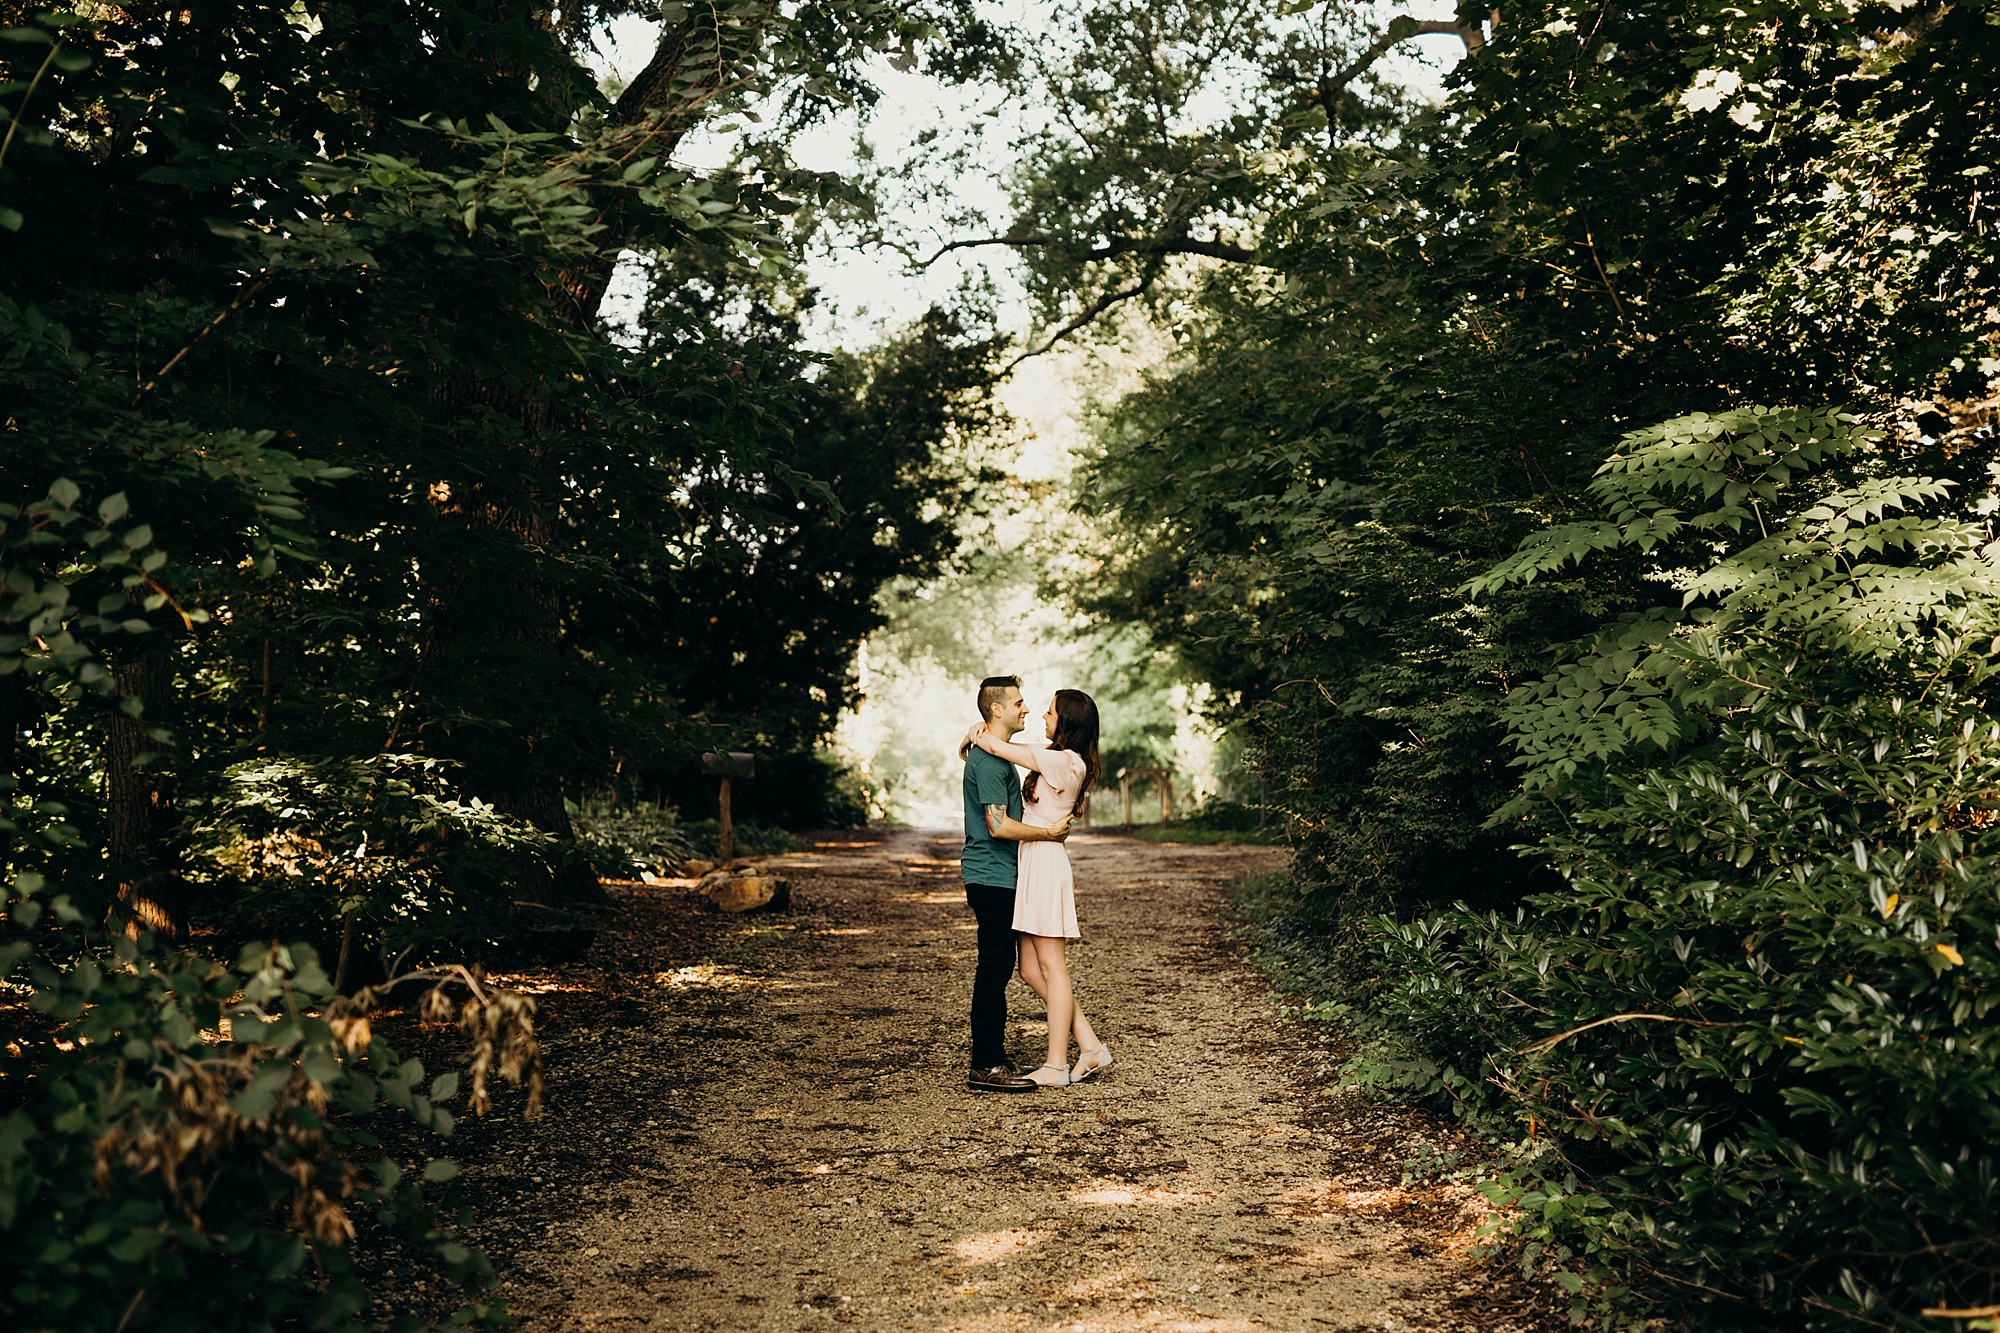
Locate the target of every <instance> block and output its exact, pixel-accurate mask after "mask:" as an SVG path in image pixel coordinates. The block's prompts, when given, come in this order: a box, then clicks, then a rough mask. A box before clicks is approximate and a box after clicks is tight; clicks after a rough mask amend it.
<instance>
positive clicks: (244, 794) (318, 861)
mask: <svg viewBox="0 0 2000 1333" xmlns="http://www.w3.org/2000/svg"><path fill="white" fill-rule="evenodd" d="M453 767H454V766H453V765H451V764H449V763H447V762H444V761H441V760H437V759H430V758H426V757H424V756H422V755H401V754H383V755H372V756H370V757H368V758H365V759H354V758H347V757H344V756H333V757H295V756H283V757H272V758H267V759H257V760H252V761H250V762H247V763H242V764H237V765H234V766H233V767H231V768H230V769H229V770H228V771H227V773H226V774H225V775H224V777H225V782H224V787H223V793H222V795H221V797H220V798H219V799H218V800H216V801H215V802H214V803H213V806H212V808H211V810H210V812H209V816H208V818H207V819H206V820H204V821H203V822H202V824H201V825H200V826H199V828H198V829H197V833H196V839H195V849H194V850H195V851H196V852H197V854H198V855H200V856H201V857H202V858H203V861H204V862H205V870H206V874H207V876H208V877H209V878H211V879H212V880H215V881H219V882H227V883H228V884H229V885H230V886H231V887H232V888H233V889H234V890H236V892H235V893H233V894H231V895H230V896H229V898H228V901H229V904H230V905H229V907H228V909H227V911H226V913H225V916H226V922H225V924H227V925H228V926H230V927H231V928H232V933H233V934H235V935H236V936H237V937H238V938H241V937H242V936H243V935H244V934H248V935H251V936H256V935H263V936H264V937H265V938H273V937H276V938H284V939H294V940H295V939H299V938H302V937H308V938H309V937H313V936H319V935H322V933H323V932H326V931H327V929H328V923H331V922H338V923H339V927H338V932H337V934H333V935H329V936H327V937H326V938H325V939H324V941H323V942H325V943H329V944H333V943H334V942H335V941H337V942H338V946H337V947H338V948H339V955H338V957H339V966H338V968H337V971H336V975H335V984H336V986H338V987H341V988H346V986H347V983H348V982H349V980H351V979H352V978H353V977H355V976H358V975H360V974H359V973H358V972H356V971H355V970H354V969H355V968H356V967H358V966H359V962H360V960H359V958H358V956H357V955H358V951H362V950H367V951H372V952H373V953H374V954H375V955H376V956H375V958H374V959H373V960H372V961H373V962H374V963H375V964H376V966H374V967H373V968H372V969H371V971H370V975H371V976H374V977H379V976H384V975H387V968H388V966H389V960H391V959H393V958H395V957H398V956H400V955H403V954H405V953H412V952H413V953H414V954H415V955H416V956H417V957H419V958H424V957H429V956H430V955H431V954H433V953H434V952H435V951H437V950H438V949H439V948H440V947H442V946H455V951H456V952H458V953H459V956H464V955H465V951H466V950H468V949H469V950H473V951H475V953H476V950H477V949H478V947H479V946H481V945H484V944H487V943H490V942H491V941H493V940H495V939H497V938H499V937H500V936H501V935H502V934H504V933H505V930H506V927H507V924H508V922H509V920H510V919H511V916H512V911H511V907H512V899H511V897H510V895H509V894H508V892H507V890H508V887H509V886H510V884H511V883H512V881H513V878H514V876H515V875H516V874H517V872H518V870H519V867H520V864H521V860H522V858H523V857H546V856H547V855H548V854H549V853H550V852H551V851H552V850H553V849H554V844H555V839H554V838H553V837H551V836H550V835H549V834H546V833H543V832H541V831H540V830H538V829H536V828H535V827H534V826H532V825H530V824H528V823H526V822H525V821H521V820H515V819H509V818H507V817H506V816H503V815H501V814H500V813H499V812H498V811H497V810H495V809H494V808H493V807H492V806H491V805H488V804H487V803H485V802H483V801H480V800H478V799H477V798H461V797H460V796H459V794H458V793H457V792H455V791H453V790H452V789H451V788H450V787H449V786H448V785H447V783H446V778H447V777H448V775H449V773H450V771H451V769H452V768H453Z"/></svg>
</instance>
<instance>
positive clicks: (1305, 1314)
mask: <svg viewBox="0 0 2000 1333" xmlns="http://www.w3.org/2000/svg"><path fill="white" fill-rule="evenodd" d="M856 841H857V842H859V841H860V839H858V838H857V839H856ZM1071 850H1072V854H1073V856H1074V859H1075V862H1076V865H1077V874H1078V885H1079V891H1078V910H1079V915H1080V917H1081V918H1082V920H1083V922H1084V929H1085V931H1086V932H1087V935H1088V941H1087V942H1086V943H1085V944H1083V945H1080V946H1078V947H1077V949H1076V951H1075V954H1074V956H1073V967H1074V971H1075V974H1076V977H1077V986H1078V991H1079V995H1080V997H1081V999H1082V1001H1083V1003H1084V1006H1085V1008H1086V1009H1087V1010H1088V1011H1089V1012H1090V1013H1091V1015H1092V1018H1093V1020H1094V1021H1095V1022H1096V1023H1097V1024H1098V1025H1099V1027H1100V1029H1101V1030H1102V1032H1103V1033H1104V1035H1105V1036H1106V1038H1107V1039H1108V1040H1109V1041H1110V1043H1111V1045H1112V1048H1113V1050H1114V1052H1115V1053H1116V1055H1117V1060H1118V1063H1117V1065H1116V1066H1115V1067H1114V1068H1113V1069H1112V1070H1110V1071H1109V1072H1107V1073H1106V1074H1104V1075H1101V1076H1099V1077H1098V1078H1096V1079H1093V1080H1092V1081H1090V1082H1088V1083H1085V1084H1082V1085H1079V1086H1076V1087H1072V1088H1058V1089H1045V1090H1043V1091H1040V1092H1036V1093H1032V1094H1024V1095H1017V1096H981V1095H978V1094H974V1093H971V1092H968V1091H967V1090H966V1089H965V1087H964V1083H963V1080H964V1074H965V1061H966V1034H965V1010H966V1005H967V995H968V990H969V986H970V974H971V965H972V955H973V947H972V944H973V942H972V939H971V937H970V934H969V931H968V929H967V928H968V926H969V924H970V921H969V917H968V914H967V912H966V910H965V907H964V902H963V898H962V896H961V894H960V892H959V889H958V884H957V865H956V861H955V856H956V840H955V839H953V838H951V837H949V836H930V835H924V834H917V833H899V834H894V835H882V836H881V838H880V839H879V840H870V842H869V843H868V844H867V845H863V846H842V847H826V846H822V847H820V848H818V849H816V850H815V851H813V852H810V853H804V854H794V855H792V856H788V857H785V858H783V860H784V866H785V872H786V873H787V874H788V875H790V876H791V877H792V879H793V882H794V885H795V903H796V904H797V906H796V907H795V910H794V911H793V912H792V913H791V914H790V915H789V917H788V918H787V920H788V921H789V923H790V925H791V927H792V929H791V931H790V932H789V934H788V935H786V936H784V937H783V938H779V937H778V936H776V935H773V936H772V938H773V939H774V940H776V941H777V942H775V943H772V944H770V945H768V947H764V948H762V949H761V951H760V952H758V953H756V954H755V955H754V956H751V957H749V958H747V960H745V961H740V962H732V963H731V964H729V965H727V966H723V965H719V964H706V965H690V966H682V967H679V968H677V969H674V970H671V971H669V972H665V973H662V974H660V976H659V977H657V978H656V981H657V983H658V984H657V985H656V986H654V987H653V988H652V989H651V990H650V991H648V992H647V993H648V994H649V995H651V996H653V997H655V999H654V1000H653V1001H652V1002H651V1007H650V1009H649V1010H648V1012H647V1013H646V1014H645V1015H644V1016H643V1018H642V1019H640V1020H638V1021H641V1022H642V1023H643V1024H645V1025H646V1027H647V1029H648V1031H649V1032H650V1033H651V1034H652V1035H653V1036H654V1037H656V1038H657V1039H658V1040H659V1042H660V1043H661V1046H662V1049H664V1050H668V1051H671V1052H672V1054H671V1057H670V1063H671V1064H672V1065H673V1068H671V1069H662V1070H658V1071H646V1070H640V1071H637V1072H632V1071H621V1072H616V1073H614V1072H611V1071H605V1072H604V1073H602V1074H601V1075H600V1074H598V1073H596V1072H594V1071H590V1070H587V1069H586V1070H583V1071H581V1072H580V1073H579V1075H577V1077H579V1078H582V1079H584V1080H585V1081H586V1082H587V1083H588V1084H589V1086H587V1087H578V1088H576V1089H575V1090H574V1095H575V1096H578V1097H582V1098H587V1099H593V1100H592V1104H593V1105H596V1106H602V1107H605V1108H607V1110H606V1112H605V1113H606V1114H607V1115H608V1116H609V1117H611V1118H612V1119H617V1118H618V1117H619V1116H620V1115H621V1114H623V1115H629V1116H630V1117H632V1118H631V1119H628V1120H626V1121H624V1122H623V1123H624V1124H625V1126H626V1128H625V1129H624V1130H623V1131H622V1133H623V1134H625V1135H626V1136H628V1137H629V1138H630V1139H631V1142H629V1143H628V1144H627V1145H626V1147H625V1149H624V1151H625V1152H627V1153H628V1154H629V1158H630V1165H629V1167H625V1168H622V1169H621V1170H618V1171H608V1170H607V1171H603V1172H597V1173H593V1174H591V1176H590V1179H588V1180H587V1181H586V1182H584V1183H583V1184H582V1185H581V1186H580V1187H579V1188H578V1190H577V1191H576V1192H575V1194H574V1196H573V1197H566V1198H565V1199H564V1202H563V1206H562V1208H561V1210H560V1215H559V1216H556V1217H553V1218H551V1219H550V1221H551V1222H552V1223H553V1225H551V1226H550V1227H549V1229H548V1231H547V1234H546V1236H545V1237H544V1238H543V1239H542V1240H541V1241H540V1242H539V1243H538V1244H536V1245H535V1246H534V1247H533V1252H532V1253H529V1254H525V1255H521V1256H519V1258H518V1260H517V1262H516V1263H515V1265H514V1266H513V1268H512V1269H511V1270H510V1271H509V1272H507V1273H506V1275H505V1277H506V1283H507V1293H508V1300H509V1303H510V1305H511V1306H512V1307H513V1308H514V1309H515V1310H516V1311H518V1312H519V1313H521V1314H522V1315H523V1317H524V1319H525V1322H526V1325H527V1327H529V1328H530V1329H534V1330H558V1329H622V1328H642V1327H661V1328H676V1329H688V1330H694V1329H700V1330H711V1329H713V1330H741V1331H742V1333H762V1331H764V1330H787V1331H788V1333H789V1331H791V1330H810V1329H818V1328H821V1327H825V1326H830V1325H835V1324H838V1325H852V1326H854V1327H856V1328H857V1329H880V1330H885V1331H886V1330H913V1331H917V1333H932V1331H936V1333H1044V1331H1050V1333H1052V1331H1053V1330H1059V1329H1060V1330H1079V1331H1082V1330H1104V1331H1105V1333H1111V1331H1112V1330H1119V1331H1121V1333H1122V1331H1124V1330H1160V1331H1161V1333H1237V1331H1241V1333H1250V1331H1251V1330H1296V1331H1297V1333H1307V1330H1311V1331H1312V1333H1319V1331H1320V1330H1324V1329H1327V1328H1333V1329H1352V1330H1360V1329H1364V1328H1365V1329H1371V1330H1372V1329H1437V1330H1444V1329H1451V1330H1463V1329H1490V1330H1507V1329H1513V1330H1527V1329H1532V1328H1539V1327H1541V1325H1539V1324H1537V1323H1536V1322H1535V1319H1534V1317H1533V1316H1532V1313H1531V1307H1530V1305H1529V1303H1528V1301H1527V1300H1526V1299H1525V1297H1524V1296H1523V1295H1522V1293H1521V1292H1520V1291H1519V1290H1518V1288H1517V1287H1516V1285H1515V1284H1513V1283H1512V1282H1511V1281H1510V1279H1509V1278H1508V1276H1507V1274H1506V1273H1504V1272H1495V1271H1492V1270H1489V1269H1486V1268H1482V1267H1480V1266H1477V1265H1475V1264H1473V1263H1472V1261H1471V1258H1470V1254H1469V1249H1470V1242H1471V1236H1472V1230H1473V1228H1474V1227H1475V1225H1476V1223H1477V1220H1478V1215H1479V1211H1480V1210H1479V1208H1478V1207H1477V1204H1476V1200H1475V1199H1474V1198H1473V1197H1472V1196H1471V1192H1470V1191H1469V1190H1467V1189H1465V1188H1464V1187H1462V1186H1453V1185H1448V1184H1438V1183H1435V1182H1429V1183H1426V1182H1418V1183H1410V1182H1408V1181H1406V1180H1405V1178H1404V1175H1405V1171H1404V1168H1405V1164H1406V1163H1407V1162H1409V1161H1411V1160H1412V1159H1414V1158H1417V1157H1419V1156H1420V1155H1422V1153H1423V1152H1424V1151H1426V1150H1432V1151H1435V1150H1438V1149H1449V1148H1451V1147H1454V1146H1457V1145H1456V1144H1455V1142H1447V1140H1450V1139H1451V1134H1450V1131H1449V1130H1448V1129H1447V1128H1446V1127H1444V1126H1442V1125H1439V1124H1437V1123H1436V1122H1434V1121H1431V1120H1429V1119H1427V1118H1425V1117H1422V1116H1418V1115H1414V1114H1412V1113H1409V1112H1405V1111H1396V1110H1392V1109H1388V1108H1383V1107H1377V1106H1371V1105H1368V1104H1366V1103H1364V1102H1362V1101H1361V1100H1359V1099H1358V1098H1356V1097H1354V1096H1352V1095H1350V1094H1343V1093H1338V1092H1336V1091H1334V1090H1333V1088H1332V1086H1331V1077H1330V1075H1331V1071H1332V1060H1333V1057H1332V1056H1331V1054H1330V1053H1329V1052H1328V1051H1326V1050H1325V1049H1324V1048H1323V1046H1321V1045H1320V1044H1319V1043H1320V1040H1321V1034H1320V1033H1319V1032H1318V1031H1317V1030H1316V1029H1313V1028H1310V1027H1308V1026H1306V1025H1303V1024H1299V1023H1297V1022H1294V1021H1288V1020H1285V1019H1283V1018H1282V1017H1281V1016H1280V1014H1279V1012H1278V1009H1277V1006H1276V1004H1275V1003H1274V1002H1273V1000H1272V998H1271V996H1270V992H1269V988H1268V986H1267V985H1266V983H1265V982H1264V981H1263V980H1262V979H1261V978H1260V977H1258V976H1257V975H1256V974H1255V973H1254V972H1252V971H1251V970H1250V969H1249V968H1248V967H1247V966H1246V965H1245V964H1244V963H1243V962H1242V961H1241V959H1240V958H1239V957H1238V956H1237V952H1236V950H1235V948H1234V947H1233V945H1232V944H1231V942H1230V940H1229V937H1228V934H1227V932H1226V929H1225V927H1224V925H1223V921H1222V912H1223V908H1224V905H1225V890H1226V885H1227V884H1228V883H1229V882H1231V881H1232V880H1235V879H1238V878H1241V877H1243V876H1245V875H1248V874H1251V873H1255V872H1257V871H1259V870H1262V869H1265V868H1269V867H1271V866H1273V865H1275V864H1277V863H1278V862H1279V859H1280V857H1281V855H1282V854H1281V853H1279V852H1277V851H1275V850H1273V849H1270V848H1258V847H1212V848H1195V847H1176V846H1161V845H1155V844H1149V843H1143V842H1138V841H1135V840H1131V839H1124V838H1112V837H1105V836H1099V835H1080V836H1078V837H1077V838H1075V839H1074V840H1072V842H1071ZM773 920H774V921H775V920H776V919H775V918H774V919H773ZM745 928H746V929H747V927H745ZM773 929H775V927H773ZM1009 1002H1010V1007H1011V1013H1010V1025H1011V1029H1012V1031H1011V1033H1010V1036H1011V1042H1012V1049H1013V1050H1014V1052H1015V1054H1016V1056H1017V1057H1027V1056H1037V1057H1038V1055H1039V1051H1040V1046H1041V1043H1042V1040H1043V1036H1044V1034H1045V1033H1046V1030H1047V1029H1046V1024H1045V1018H1044V1015H1043V1014H1042V1012H1041V1009H1040V1006H1039V1004H1038V1003H1037V1002H1036V1001H1035V1000H1034V998H1033V996H1032V995H1031V994H1030V993H1029V992H1028V991H1027V990H1026V988H1025V987H1023V986H1021V985H1020V984H1019V983H1018V982H1017V983H1016V985H1015V986H1014V987H1013V989H1012V990H1011V991H1010V994H1009ZM593 1080H595V1081H593ZM559 1091H560V1089H559ZM623 1108H632V1109H631V1110H629V1111H626V1110H624V1109H623ZM552 1112H553V1114H556V1115H561V1114H563V1110H562V1109H561V1106H560V1105H559V1104H558V1103H556V1102H554V1101H552ZM641 1112H643V1115H642V1114H641ZM608 1132H610V1133H611V1134H612V1137H613V1138H614V1139H616V1138H617V1137H618V1135H619V1133H620V1132H621V1131H619V1130H608Z"/></svg>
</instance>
